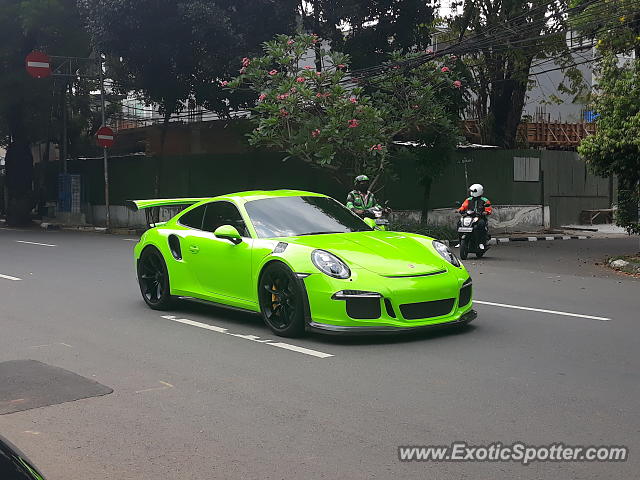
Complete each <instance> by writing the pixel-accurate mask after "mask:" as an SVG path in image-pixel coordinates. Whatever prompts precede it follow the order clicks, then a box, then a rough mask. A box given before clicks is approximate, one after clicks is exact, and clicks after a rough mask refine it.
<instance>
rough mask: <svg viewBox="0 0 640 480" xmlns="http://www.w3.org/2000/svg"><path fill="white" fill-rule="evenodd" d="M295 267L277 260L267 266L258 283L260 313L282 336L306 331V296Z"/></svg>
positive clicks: (295, 335)
mask: <svg viewBox="0 0 640 480" xmlns="http://www.w3.org/2000/svg"><path fill="white" fill-rule="evenodd" d="M299 282H300V280H299V279H298V278H296V276H295V274H294V273H293V272H292V271H291V269H290V268H289V267H288V266H286V265H285V264H283V263H280V262H274V263H271V264H269V265H267V267H266V268H265V269H264V271H263V272H262V275H260V280H259V282H258V299H259V301H260V312H261V313H262V317H263V318H264V321H265V323H266V324H267V325H268V326H269V328H271V330H272V331H273V333H275V334H276V335H279V336H282V337H298V336H300V335H302V334H303V333H304V327H305V314H304V308H305V307H304V306H305V302H304V295H305V292H304V290H303V288H302V287H301V286H300V283H299Z"/></svg>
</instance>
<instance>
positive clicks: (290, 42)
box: [287, 40, 296, 45]
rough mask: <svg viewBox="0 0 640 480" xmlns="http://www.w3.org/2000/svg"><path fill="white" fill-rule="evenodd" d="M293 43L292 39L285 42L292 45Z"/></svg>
mask: <svg viewBox="0 0 640 480" xmlns="http://www.w3.org/2000/svg"><path fill="white" fill-rule="evenodd" d="M294 43H296V42H294V41H293V40H289V41H288V42H287V45H293V44H294Z"/></svg>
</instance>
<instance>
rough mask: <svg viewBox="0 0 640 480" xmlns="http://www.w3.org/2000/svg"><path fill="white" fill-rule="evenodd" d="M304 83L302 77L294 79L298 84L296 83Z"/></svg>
mask: <svg viewBox="0 0 640 480" xmlns="http://www.w3.org/2000/svg"><path fill="white" fill-rule="evenodd" d="M304 81H305V80H304V77H298V78H296V82H298V83H304Z"/></svg>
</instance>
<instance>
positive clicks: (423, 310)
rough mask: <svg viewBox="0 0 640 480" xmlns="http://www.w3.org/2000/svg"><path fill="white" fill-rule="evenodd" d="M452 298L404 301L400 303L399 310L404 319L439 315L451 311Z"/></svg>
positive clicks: (453, 301)
mask: <svg viewBox="0 0 640 480" xmlns="http://www.w3.org/2000/svg"><path fill="white" fill-rule="evenodd" d="M454 303H455V299H454V298H447V299H444V300H435V301H433V302H419V303H405V304H404V305H400V312H401V313H402V316H403V317H404V318H405V319H406V320H417V319H419V318H431V317H440V316H442V315H446V314H448V313H449V312H451V309H452V308H453V304H454Z"/></svg>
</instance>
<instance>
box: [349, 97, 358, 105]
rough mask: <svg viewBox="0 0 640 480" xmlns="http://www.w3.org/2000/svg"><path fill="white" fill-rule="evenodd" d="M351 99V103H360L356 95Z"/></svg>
mask: <svg viewBox="0 0 640 480" xmlns="http://www.w3.org/2000/svg"><path fill="white" fill-rule="evenodd" d="M349 101H350V102H351V103H353V104H356V103H358V99H357V98H356V97H351V98H350V99H349Z"/></svg>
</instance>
